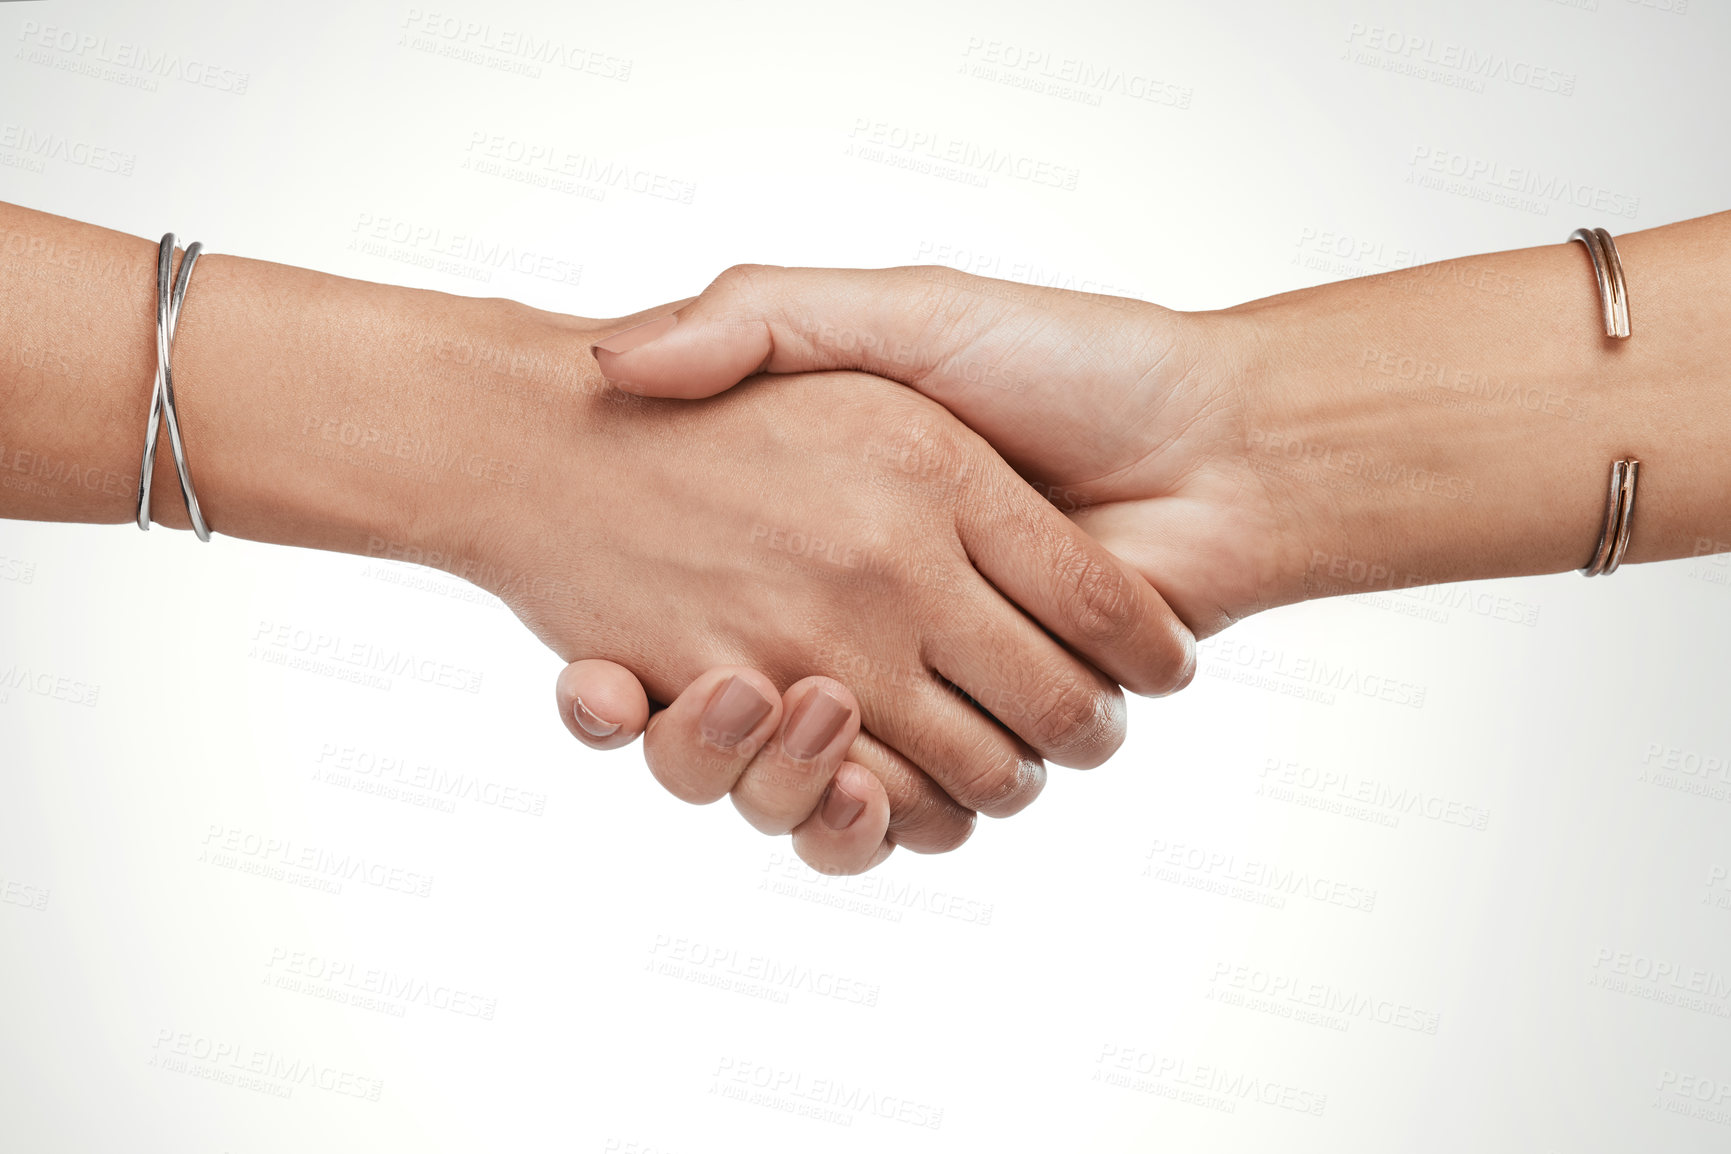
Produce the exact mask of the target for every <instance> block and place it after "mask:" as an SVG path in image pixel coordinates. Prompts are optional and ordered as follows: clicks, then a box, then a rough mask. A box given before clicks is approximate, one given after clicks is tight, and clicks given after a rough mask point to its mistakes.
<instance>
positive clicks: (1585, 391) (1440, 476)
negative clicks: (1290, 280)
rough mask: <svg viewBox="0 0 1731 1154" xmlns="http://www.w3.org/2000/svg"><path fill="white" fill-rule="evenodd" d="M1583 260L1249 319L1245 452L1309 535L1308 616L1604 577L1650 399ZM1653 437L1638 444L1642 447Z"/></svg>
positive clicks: (1558, 255) (1417, 282)
mask: <svg viewBox="0 0 1731 1154" xmlns="http://www.w3.org/2000/svg"><path fill="white" fill-rule="evenodd" d="M1578 248H1579V246H1561V245H1559V246H1551V247H1547V248H1539V249H1528V250H1522V251H1518V252H1509V253H1499V254H1493V255H1490V256H1485V257H1475V258H1469V259H1467V260H1462V261H1450V262H1444V263H1443V264H1438V265H1431V266H1424V267H1421V268H1415V269H1407V270H1402V271H1400V272H1396V273H1390V274H1385V275H1383V276H1377V277H1367V278H1362V279H1360V280H1354V281H1347V282H1342V283H1339V284H1332V285H1324V286H1319V287H1317V288H1314V289H1307V290H1302V291H1300V292H1296V293H1289V294H1286V295H1284V296H1281V297H1276V298H1271V299H1269V300H1266V301H1259V302H1253V303H1252V304H1249V305H1246V306H1242V307H1241V308H1239V309H1235V310H1229V312H1228V314H1226V315H1227V318H1228V320H1227V324H1228V326H1229V327H1235V328H1236V329H1237V330H1239V332H1240V337H1239V343H1240V345H1241V346H1242V347H1243V348H1244V349H1246V350H1248V351H1247V352H1246V353H1245V354H1244V357H1243V359H1244V364H1245V368H1244V371H1245V372H1246V373H1247V374H1248V376H1247V378H1246V379H1247V380H1248V381H1249V382H1250V384H1249V386H1248V392H1249V397H1250V399H1249V401H1248V403H1247V415H1246V422H1245V423H1246V429H1245V433H1244V438H1245V443H1244V452H1245V454H1246V457H1247V460H1248V461H1249V462H1250V464H1251V467H1252V469H1253V470H1254V471H1255V472H1256V473H1257V475H1258V476H1259V477H1260V478H1261V479H1262V480H1263V482H1264V483H1265V484H1266V485H1267V486H1268V488H1269V490H1270V493H1271V496H1272V498H1273V499H1274V500H1275V502H1276V503H1277V505H1280V506H1281V507H1283V508H1285V509H1286V511H1287V516H1288V517H1289V518H1290V522H1291V524H1292V525H1294V526H1295V528H1296V532H1295V540H1294V542H1293V547H1292V548H1290V549H1288V550H1287V552H1286V556H1287V563H1286V569H1285V572H1284V574H1283V584H1284V586H1285V588H1286V595H1287V596H1288V597H1289V598H1290V599H1292V600H1298V599H1303V598H1309V597H1317V596H1328V595H1332V594H1338V593H1350V592H1364V591H1368V590H1371V589H1377V588H1391V587H1399V586H1405V585H1417V584H1428V583H1433V582H1442V581H1460V580H1468V579H1474V578H1489V577H1503V576H1517V575H1523V574H1532V573H1548V572H1560V571H1563V570H1567V569H1572V568H1576V567H1578V566H1580V565H1583V564H1585V563H1586V561H1587V559H1588V558H1589V557H1590V555H1591V551H1592V546H1593V543H1594V541H1595V540H1596V537H1597V533H1598V521H1599V519H1600V518H1601V517H1602V514H1603V504H1604V497H1603V490H1604V483H1605V476H1606V475H1607V473H1608V470H1609V466H1610V462H1611V461H1612V460H1614V459H1616V458H1617V457H1620V456H1624V455H1630V454H1631V453H1633V454H1634V455H1640V451H1641V444H1640V443H1639V442H1640V437H1639V436H1638V435H1637V433H1636V429H1635V426H1634V425H1633V424H1632V422H1631V421H1629V420H1628V419H1626V418H1627V416H1628V414H1629V413H1630V412H1631V411H1632V410H1634V409H1637V408H1638V407H1639V405H1640V398H1641V396H1642V387H1641V384H1640V382H1639V381H1638V380H1636V379H1634V378H1635V376H1636V374H1634V373H1632V372H1631V371H1630V370H1631V365H1630V364H1629V358H1628V357H1627V356H1626V355H1625V354H1626V353H1627V351H1628V350H1626V349H1623V348H1618V347H1612V346H1610V345H1609V342H1606V341H1604V340H1603V339H1602V335H1600V334H1602V329H1599V328H1597V327H1596V326H1598V324H1599V319H1598V309H1597V297H1596V293H1595V291H1594V286H1593V282H1592V279H1591V272H1590V268H1589V266H1587V264H1586V261H1585V254H1584V253H1580V252H1575V251H1570V250H1571V249H1578ZM1631 438H1633V440H1631Z"/></svg>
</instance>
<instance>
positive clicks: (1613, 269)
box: [1569, 228, 1641, 577]
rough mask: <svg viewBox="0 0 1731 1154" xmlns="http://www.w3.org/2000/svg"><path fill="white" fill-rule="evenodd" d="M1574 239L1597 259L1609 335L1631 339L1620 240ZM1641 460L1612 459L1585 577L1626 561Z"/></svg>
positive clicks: (1598, 232)
mask: <svg viewBox="0 0 1731 1154" xmlns="http://www.w3.org/2000/svg"><path fill="white" fill-rule="evenodd" d="M1569 239H1570V240H1571V241H1576V240H1578V241H1580V242H1581V244H1583V245H1584V246H1586V249H1587V255H1588V256H1590V257H1592V260H1593V275H1594V277H1595V278H1597V280H1598V282H1599V311H1600V312H1601V314H1602V315H1603V316H1604V320H1605V335H1606V336H1607V337H1609V338H1611V339H1612V340H1618V341H1622V340H1628V339H1629V286H1628V284H1627V283H1626V282H1625V281H1624V280H1623V260H1622V258H1621V257H1619V256H1618V255H1617V242H1616V241H1614V240H1612V239H1611V234H1610V233H1608V232H1606V231H1605V230H1604V229H1602V228H1577V229H1576V230H1575V231H1574V232H1572V233H1570V234H1569ZM1640 475H1641V462H1640V461H1637V460H1636V459H1635V458H1633V457H1625V458H1624V459H1623V460H1621V461H1612V462H1611V481H1610V485H1609V487H1608V488H1607V490H1606V493H1605V520H1604V523H1603V524H1602V525H1600V527H1599V545H1598V548H1596V549H1594V550H1593V559H1592V560H1591V561H1589V562H1587V566H1586V568H1584V569H1582V570H1580V573H1581V575H1582V576H1583V577H1609V576H1610V575H1611V574H1613V573H1615V572H1616V571H1617V566H1619V565H1621V564H1622V563H1623V553H1624V551H1625V550H1626V549H1628V547H1629V528H1630V526H1631V525H1633V524H1634V519H1635V482H1636V481H1637V480H1638V479H1639V478H1640Z"/></svg>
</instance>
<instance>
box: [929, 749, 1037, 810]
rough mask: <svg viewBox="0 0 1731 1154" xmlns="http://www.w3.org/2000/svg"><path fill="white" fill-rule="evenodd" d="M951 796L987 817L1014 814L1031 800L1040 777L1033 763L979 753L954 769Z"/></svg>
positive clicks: (1011, 756) (1002, 754)
mask: <svg viewBox="0 0 1731 1154" xmlns="http://www.w3.org/2000/svg"><path fill="white" fill-rule="evenodd" d="M953 777H954V784H953V785H952V786H950V787H949V793H950V796H951V797H953V798H955V799H956V801H957V802H959V803H960V804H962V805H964V806H966V807H967V808H969V809H973V810H978V811H979V812H981V813H984V814H987V815H998V814H1004V813H1013V812H1015V811H1016V810H1018V809H1021V808H1022V807H1024V806H1026V805H1027V804H1028V803H1029V802H1031V801H1033V800H1034V795H1035V794H1037V793H1038V792H1039V788H1038V787H1039V784H1040V775H1039V771H1038V769H1036V768H1035V767H1034V765H1033V763H1031V762H1029V761H1028V760H1026V759H1025V758H1021V757H1017V756H1016V755H1014V754H1012V753H1006V752H1003V751H998V750H992V751H987V750H984V749H982V750H981V751H980V752H979V754H978V755H977V756H976V757H974V758H973V759H971V760H969V761H968V762H967V763H965V764H964V765H962V766H960V767H958V768H957V771H956V772H955V774H954V775H953Z"/></svg>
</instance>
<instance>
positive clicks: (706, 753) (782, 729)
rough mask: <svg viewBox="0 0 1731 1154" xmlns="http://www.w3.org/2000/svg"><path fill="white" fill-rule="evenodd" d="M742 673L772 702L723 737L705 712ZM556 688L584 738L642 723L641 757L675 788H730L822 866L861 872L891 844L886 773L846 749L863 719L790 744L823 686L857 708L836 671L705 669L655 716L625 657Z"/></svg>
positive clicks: (613, 734) (692, 795) (626, 738)
mask: <svg viewBox="0 0 1731 1154" xmlns="http://www.w3.org/2000/svg"><path fill="white" fill-rule="evenodd" d="M734 679H739V680H741V681H744V682H746V683H748V684H749V685H750V686H751V687H753V688H755V689H756V691H757V692H758V694H759V695H760V696H759V698H758V699H759V700H762V701H767V702H770V703H771V705H770V708H769V709H768V710H767V711H766V712H764V714H763V716H762V719H761V720H760V721H758V722H757V723H756V725H755V726H754V728H753V729H752V731H751V733H750V734H749V735H748V737H747V739H746V740H744V741H741V742H740V743H739V744H738V745H736V746H733V747H731V748H723V747H722V746H720V745H718V744H717V742H716V740H715V727H714V726H713V725H710V724H705V721H704V713H705V712H706V710H707V709H708V707H709V706H710V704H711V703H712V702H715V701H717V700H726V699H727V697H728V695H729V694H732V695H733V696H734V697H735V698H736V699H737V698H738V697H739V696H740V694H741V693H742V690H741V689H740V688H739V687H738V686H735V685H733V684H732V682H733V681H734ZM557 695H558V701H559V716H560V717H562V718H563V719H564V721H565V727H566V728H567V729H569V730H570V731H571V733H572V735H573V736H574V737H576V738H577V739H578V740H580V741H582V742H584V743H586V744H588V745H590V746H592V747H594V748H596V749H613V748H617V747H618V746H621V745H625V744H628V743H629V742H631V741H633V740H635V739H636V737H637V735H638V734H640V733H642V734H643V735H644V738H643V756H644V760H645V761H647V762H648V763H649V768H650V771H651V772H652V773H654V774H655V777H656V780H658V781H660V782H661V784H662V785H664V786H666V787H667V790H668V792H670V793H672V794H673V795H674V796H675V797H678V798H680V799H682V800H684V801H689V802H692V803H694V804H698V805H707V804H708V803H710V802H713V801H716V800H718V799H719V798H721V797H722V796H723V795H727V794H731V795H732V797H733V799H734V804H735V805H736V806H737V807H738V809H739V811H740V812H741V813H742V814H743V815H744V816H745V818H746V820H747V821H749V822H750V823H751V824H752V825H753V826H755V827H756V828H757V829H759V830H762V831H764V832H766V833H786V832H788V831H789V830H790V829H791V830H792V832H793V846H794V850H795V852H797V853H798V854H799V856H800V857H801V858H803V859H804V860H805V861H806V863H807V864H809V865H810V866H811V867H812V868H813V869H815V870H817V871H818V872H820V873H827V874H854V873H863V872H864V871H866V870H868V869H871V868H872V867H873V866H875V865H877V864H878V863H879V862H881V861H882V860H883V859H884V858H886V857H888V856H889V853H890V850H891V849H892V848H894V843H893V842H891V841H890V840H889V838H888V832H889V821H890V803H889V796H888V794H887V793H886V792H885V791H884V787H883V784H882V783H881V782H880V781H878V779H877V778H876V777H874V776H873V775H872V774H871V773H870V772H869V771H868V770H867V769H866V768H865V767H864V766H862V765H859V764H858V763H856V762H851V761H843V760H842V758H843V756H844V755H845V754H846V752H847V750H848V748H849V746H850V744H851V743H852V741H853V740H854V736H855V734H856V733H857V731H858V723H857V722H856V721H853V720H851V719H850V721H849V723H848V724H847V725H846V726H844V727H843V729H842V731H841V732H839V733H838V734H837V735H836V736H835V737H834V738H833V739H832V740H831V741H830V742H829V743H828V744H827V745H826V746H824V748H823V749H822V751H820V753H819V754H818V755H817V756H816V757H795V756H793V755H792V754H791V753H790V752H789V750H790V746H791V747H792V748H793V749H794V750H795V751H799V752H803V751H802V750H800V747H799V742H798V739H797V737H795V738H792V739H790V737H789V732H790V731H792V730H796V729H798V728H799V727H800V726H801V725H802V722H803V721H804V719H809V718H812V717H813V716H814V714H813V709H814V706H815V705H816V704H817V702H816V700H815V699H817V698H818V697H819V696H820V695H821V696H822V697H825V698H828V699H829V700H831V701H834V702H837V703H840V704H842V705H844V706H852V707H853V708H854V709H855V711H856V712H857V706H854V705H853V702H854V698H853V695H852V694H851V693H850V692H848V689H847V687H846V686H844V685H841V684H840V683H839V682H835V681H832V680H830V679H828V678H823V677H809V678H806V679H804V680H802V681H798V682H796V683H794V684H793V685H792V686H790V687H789V688H788V691H787V692H786V693H785V694H784V693H779V692H777V691H776V689H775V685H774V683H773V682H771V681H770V680H769V678H767V677H765V676H764V675H763V674H761V673H758V672H756V671H755V670H751V669H745V668H743V667H739V666H723V667H720V668H717V669H712V670H709V671H708V672H706V673H704V674H703V675H702V676H701V677H699V678H698V679H697V680H696V681H694V682H692V683H691V685H690V686H688V687H687V688H686V690H685V691H684V692H683V693H681V694H680V695H679V697H678V698H677V699H676V700H675V701H674V702H673V704H672V705H671V706H669V707H668V708H666V709H664V710H662V711H660V712H659V713H657V714H656V715H655V716H654V717H653V718H650V716H649V702H648V699H647V698H645V697H644V695H643V687H642V686H641V685H640V684H638V681H637V679H636V678H635V677H633V676H632V675H631V674H630V673H629V672H627V671H626V670H625V669H624V668H623V667H621V666H618V665H615V664H614V663H612V662H610V661H577V662H573V663H572V664H570V665H568V666H566V667H565V670H564V672H563V673H561V674H560V676H559V682H558V686H557ZM603 717H616V718H620V719H622V720H620V721H612V722H608V721H602V720H601V718H603ZM645 723H647V732H645ZM826 781H827V782H828V785H827V786H826V785H825V784H824V783H825V782H826Z"/></svg>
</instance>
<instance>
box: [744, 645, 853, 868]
mask: <svg viewBox="0 0 1731 1154" xmlns="http://www.w3.org/2000/svg"><path fill="white" fill-rule="evenodd" d="M781 716H782V722H781V728H780V730H779V731H778V732H777V733H776V735H775V738H774V740H772V741H771V742H770V743H769V744H768V745H765V746H764V747H763V748H762V749H761V750H759V751H758V753H757V756H756V757H754V758H752V760H751V764H750V765H748V766H747V767H746V768H745V771H744V772H743V773H741V774H740V775H739V779H738V781H737V782H736V783H735V785H734V787H733V804H734V807H735V808H736V809H738V810H739V812H740V814H741V815H742V816H743V817H744V818H745V820H746V821H748V822H750V823H751V824H752V825H753V826H754V827H755V828H757V829H758V830H760V831H761V832H763V833H771V834H780V833H787V832H789V831H790V830H792V829H793V827H794V826H796V825H799V824H800V823H801V822H803V821H805V820H806V819H807V818H808V817H810V816H811V814H812V813H813V811H814V810H816V809H817V807H818V804H819V802H821V801H822V800H823V797H824V792H825V791H826V790H827V789H828V788H829V783H830V778H831V777H833V776H834V775H835V771H836V769H837V768H838V767H839V766H840V765H841V763H842V758H843V757H845V756H846V755H847V750H848V746H850V745H852V744H853V739H854V737H855V736H856V735H857V734H858V733H859V705H858V703H857V702H855V701H854V696H853V694H852V693H850V692H849V691H848V689H847V687H846V686H844V685H842V684H841V683H840V682H839V681H835V680H833V679H831V678H828V677H808V678H805V679H804V680H803V681H798V682H795V683H794V684H793V685H792V686H790V687H789V688H788V691H787V692H786V693H785V694H784V695H783V696H782V709H781ZM886 805H887V802H886ZM886 821H887V817H886Z"/></svg>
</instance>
